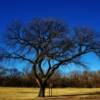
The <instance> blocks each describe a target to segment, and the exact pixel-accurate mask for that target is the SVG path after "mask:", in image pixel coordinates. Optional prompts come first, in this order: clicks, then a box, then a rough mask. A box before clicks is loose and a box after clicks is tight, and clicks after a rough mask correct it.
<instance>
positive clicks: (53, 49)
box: [0, 18, 100, 96]
mask: <svg viewBox="0 0 100 100" xmlns="http://www.w3.org/2000/svg"><path fill="white" fill-rule="evenodd" d="M95 35H96V32H95V31H93V30H92V29H90V28H88V27H77V28H75V29H72V30H70V29H69V27H68V26H67V25H65V24H64V23H63V22H62V21H59V20H56V19H52V18H47V19H34V20H32V21H31V22H30V23H28V24H22V23H20V22H18V21H16V22H14V23H12V24H11V25H10V26H9V27H8V29H7V32H6V35H5V37H4V38H5V40H6V42H5V43H6V45H7V49H6V50H1V52H0V58H10V59H18V60H19V59H20V60H24V61H27V62H29V63H30V64H31V65H32V71H33V73H34V75H35V77H36V81H37V83H38V85H39V87H40V92H39V96H45V94H44V91H45V86H46V83H47V81H48V79H49V78H50V77H51V76H52V75H53V73H54V72H55V71H56V69H58V68H59V67H60V66H61V65H67V64H70V63H75V64H80V65H82V66H85V64H84V63H83V62H81V60H80V57H81V56H82V55H84V54H87V53H89V52H94V53H96V54H97V55H99V53H100V41H99V39H97V37H96V36H95ZM44 63H45V64H44ZM47 66H48V67H47ZM45 67H46V68H48V69H47V70H46V71H44V68H45Z"/></svg>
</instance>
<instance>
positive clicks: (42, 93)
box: [38, 83, 45, 97]
mask: <svg viewBox="0 0 100 100" xmlns="http://www.w3.org/2000/svg"><path fill="white" fill-rule="evenodd" d="M38 96H39V97H45V84H44V83H43V84H42V85H40V91H39V95H38Z"/></svg>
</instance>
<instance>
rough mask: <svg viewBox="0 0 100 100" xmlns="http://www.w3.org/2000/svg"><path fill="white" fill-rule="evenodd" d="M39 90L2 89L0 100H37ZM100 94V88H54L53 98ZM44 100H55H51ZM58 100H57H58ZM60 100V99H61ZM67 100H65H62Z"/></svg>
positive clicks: (47, 93)
mask: <svg viewBox="0 0 100 100" xmlns="http://www.w3.org/2000/svg"><path fill="white" fill-rule="evenodd" d="M48 91H49V89H46V96H49V92H48ZM38 92H39V89H38V88H10V87H0V100H37V99H40V98H37V96H38ZM94 93H95V94H96V93H97V94H98V93H100V88H54V89H53V90H52V94H53V97H55V98H57V96H58V98H59V97H62V96H63V97H69V96H79V97H86V96H88V94H94ZM99 95H100V94H99ZM47 98H48V99H46V98H45V99H42V100H53V98H52V99H49V97H47ZM56 100H57V99H56ZM59 100H60V99H59ZM61 100H65V99H61Z"/></svg>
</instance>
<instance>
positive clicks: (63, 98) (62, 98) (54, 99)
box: [36, 91, 100, 100]
mask: <svg viewBox="0 0 100 100" xmlns="http://www.w3.org/2000/svg"><path fill="white" fill-rule="evenodd" d="M84 95H85V96H89V97H90V96H91V95H92V96H95V95H98V96H100V91H99V92H92V93H82V94H72V95H59V96H51V97H50V96H47V97H45V98H38V99H36V100H80V97H81V96H84ZM77 97H79V99H78V98H77ZM88 99H89V98H88ZM92 99H93V98H92ZM86 100H87V99H86ZM89 100H91V98H90V99H89ZM93 100H100V98H99V99H95V98H94V99H93Z"/></svg>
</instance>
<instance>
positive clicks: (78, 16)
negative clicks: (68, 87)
mask: <svg viewBox="0 0 100 100" xmlns="http://www.w3.org/2000/svg"><path fill="white" fill-rule="evenodd" d="M34 17H43V18H45V17H54V18H58V19H61V20H63V21H65V23H67V24H69V26H70V27H75V26H90V27H92V28H94V29H95V30H97V31H98V32H99V31H100V28H99V27H100V0H0V36H2V33H3V32H4V31H5V28H6V26H7V24H9V23H10V22H11V21H12V20H14V19H20V20H22V21H24V22H28V21H30V20H31V19H32V18H34ZM85 59H86V60H87V61H89V62H90V66H92V67H91V68H92V69H94V70H97V69H100V61H99V60H98V58H96V57H95V55H89V56H88V57H86V58H85Z"/></svg>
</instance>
